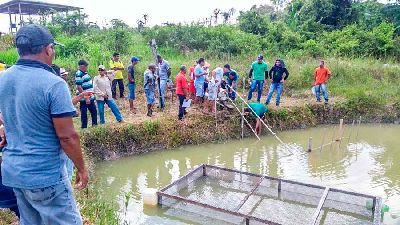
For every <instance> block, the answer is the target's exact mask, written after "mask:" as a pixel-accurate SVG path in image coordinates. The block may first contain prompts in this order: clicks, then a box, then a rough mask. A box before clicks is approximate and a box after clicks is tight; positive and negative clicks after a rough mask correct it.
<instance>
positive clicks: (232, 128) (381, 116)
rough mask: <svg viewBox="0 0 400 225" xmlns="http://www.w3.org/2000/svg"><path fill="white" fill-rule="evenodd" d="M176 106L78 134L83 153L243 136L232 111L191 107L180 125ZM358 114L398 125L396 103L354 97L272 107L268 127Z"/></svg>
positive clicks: (114, 154)
mask: <svg viewBox="0 0 400 225" xmlns="http://www.w3.org/2000/svg"><path fill="white" fill-rule="evenodd" d="M309 102H311V101H309ZM173 106H175V105H174V104H173ZM175 108H177V106H176V107H171V108H170V109H168V110H167V111H166V112H162V113H161V112H160V113H157V114H156V116H155V117H154V118H152V119H148V118H146V117H145V116H143V115H142V114H144V113H139V114H137V115H131V116H130V117H129V118H126V119H125V120H126V123H124V124H113V123H111V124H108V125H106V126H98V127H95V128H91V129H87V130H85V131H82V133H81V138H82V144H83V146H84V149H85V152H86V154H87V155H88V156H89V157H90V158H92V159H94V160H112V159H116V158H119V157H123V156H128V155H135V154H141V153H145V152H150V151H156V150H165V149H168V148H172V147H178V146H182V145H188V144H202V143H210V142H219V141H223V140H226V139H238V138H240V137H241V122H240V116H239V114H238V113H237V112H236V111H232V112H228V111H221V112H219V113H218V115H217V119H216V118H215V116H214V115H204V114H201V113H200V112H199V111H196V110H193V109H192V110H191V111H190V112H189V115H188V116H187V117H186V118H185V122H184V123H179V122H178V120H177V115H176V113H177V112H176V109H175ZM360 116H361V118H362V122H384V123H399V121H400V119H399V118H400V104H393V105H387V106H379V105H376V104H371V103H370V102H369V101H368V100H363V99H361V100H360V99H358V100H350V101H334V103H333V104H331V105H328V106H325V105H323V104H315V103H311V104H310V103H307V102H306V101H296V102H295V103H294V102H292V103H291V104H290V106H287V107H285V106H283V107H280V108H276V107H271V108H270V110H269V112H268V115H267V119H266V123H267V124H268V125H269V126H270V127H271V128H272V130H274V131H282V130H288V129H303V128H306V127H310V126H315V125H318V124H333V123H338V122H339V119H344V120H345V122H346V123H352V121H353V120H358V119H359V118H360ZM253 122H254V121H253ZM244 131H245V132H244V135H245V136H246V137H248V136H251V135H253V134H252V133H251V130H250V129H248V128H245V129H244ZM263 135H269V134H268V131H267V130H265V129H264V130H263Z"/></svg>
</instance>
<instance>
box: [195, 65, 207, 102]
mask: <svg viewBox="0 0 400 225" xmlns="http://www.w3.org/2000/svg"><path fill="white" fill-rule="evenodd" d="M205 63H206V61H205V60H204V58H200V59H199V60H198V61H197V66H196V67H195V68H194V76H195V80H194V86H195V88H196V103H199V104H200V105H201V104H202V103H203V101H204V94H205V90H204V82H205V81H206V76H207V74H208V73H207V71H205V70H204V68H203V67H204V65H205Z"/></svg>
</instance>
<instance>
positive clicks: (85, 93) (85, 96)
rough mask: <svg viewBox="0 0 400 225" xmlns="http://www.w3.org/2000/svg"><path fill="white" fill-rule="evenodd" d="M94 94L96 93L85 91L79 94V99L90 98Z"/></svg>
mask: <svg viewBox="0 0 400 225" xmlns="http://www.w3.org/2000/svg"><path fill="white" fill-rule="evenodd" d="M93 93H94V92H93V91H84V92H82V93H80V94H79V97H80V98H88V97H90V96H92V95H93Z"/></svg>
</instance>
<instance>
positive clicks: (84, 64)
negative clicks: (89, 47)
mask: <svg viewBox="0 0 400 225" xmlns="http://www.w3.org/2000/svg"><path fill="white" fill-rule="evenodd" d="M78 65H79V66H88V65H89V63H88V62H86V61H85V60H84V59H81V60H79V62H78Z"/></svg>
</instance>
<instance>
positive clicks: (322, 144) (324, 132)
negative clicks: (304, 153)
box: [320, 128, 327, 151]
mask: <svg viewBox="0 0 400 225" xmlns="http://www.w3.org/2000/svg"><path fill="white" fill-rule="evenodd" d="M326 131H327V129H326V128H324V131H323V136H322V143H321V148H320V151H322V148H323V146H324V142H325V136H326Z"/></svg>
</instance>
